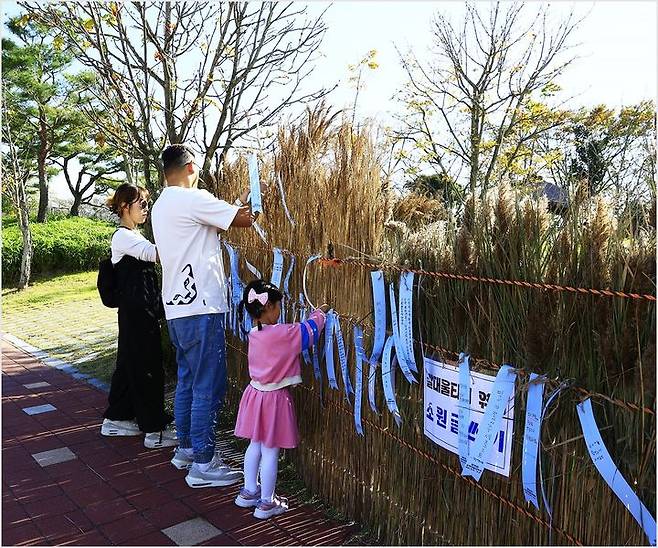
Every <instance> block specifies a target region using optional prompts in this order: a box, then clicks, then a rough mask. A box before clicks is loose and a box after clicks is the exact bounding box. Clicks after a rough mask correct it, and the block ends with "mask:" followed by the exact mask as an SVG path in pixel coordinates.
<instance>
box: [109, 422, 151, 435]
mask: <svg viewBox="0 0 658 548" xmlns="http://www.w3.org/2000/svg"><path fill="white" fill-rule="evenodd" d="M141 433H142V431H141V430H140V429H139V426H137V423H136V422H135V421H111V420H110V419H104V420H103V424H102V426H101V434H102V435H103V436H139V435H140V434H141Z"/></svg>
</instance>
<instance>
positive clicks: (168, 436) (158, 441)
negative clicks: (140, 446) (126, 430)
mask: <svg viewBox="0 0 658 548" xmlns="http://www.w3.org/2000/svg"><path fill="white" fill-rule="evenodd" d="M174 445H178V438H177V437H176V431H175V430H171V427H170V426H167V428H165V429H164V430H160V432H147V433H146V435H145V436H144V447H146V448H148V449H159V448H160V447H173V446H174Z"/></svg>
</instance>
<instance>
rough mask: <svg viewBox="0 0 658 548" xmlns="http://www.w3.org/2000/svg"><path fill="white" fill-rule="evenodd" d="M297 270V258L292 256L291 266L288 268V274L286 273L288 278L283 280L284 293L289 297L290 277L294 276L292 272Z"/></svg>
mask: <svg viewBox="0 0 658 548" xmlns="http://www.w3.org/2000/svg"><path fill="white" fill-rule="evenodd" d="M294 269H295V256H294V255H291V256H290V266H289V267H288V272H287V273H286V277H285V278H284V279H283V293H284V295H286V296H287V297H290V293H289V289H290V276H292V271H293V270H294Z"/></svg>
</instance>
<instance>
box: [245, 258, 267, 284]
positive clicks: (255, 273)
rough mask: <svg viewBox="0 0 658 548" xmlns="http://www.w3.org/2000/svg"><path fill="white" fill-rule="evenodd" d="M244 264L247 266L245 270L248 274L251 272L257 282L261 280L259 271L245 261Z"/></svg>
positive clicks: (261, 276)
mask: <svg viewBox="0 0 658 548" xmlns="http://www.w3.org/2000/svg"><path fill="white" fill-rule="evenodd" d="M244 262H245V263H246V264H247V270H248V271H249V272H251V273H252V274H253V275H254V276H256V278H258V279H259V280H262V279H263V275H262V274H261V273H260V270H258V269H257V268H256V267H255V266H254V265H252V264H251V263H250V262H249V261H248V260H247V259H245V260H244Z"/></svg>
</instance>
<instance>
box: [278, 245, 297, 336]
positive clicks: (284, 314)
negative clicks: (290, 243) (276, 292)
mask: <svg viewBox="0 0 658 548" xmlns="http://www.w3.org/2000/svg"><path fill="white" fill-rule="evenodd" d="M294 268H295V256H294V255H291V256H290V266H289V267H288V272H287V273H286V277H285V278H284V279H283V302H282V303H281V316H280V317H279V323H285V321H286V319H287V318H288V307H289V306H290V287H289V286H290V276H291V275H292V271H293V269H294ZM292 310H293V317H292V320H291V321H292V322H294V321H295V303H294V302H293V303H292Z"/></svg>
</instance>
